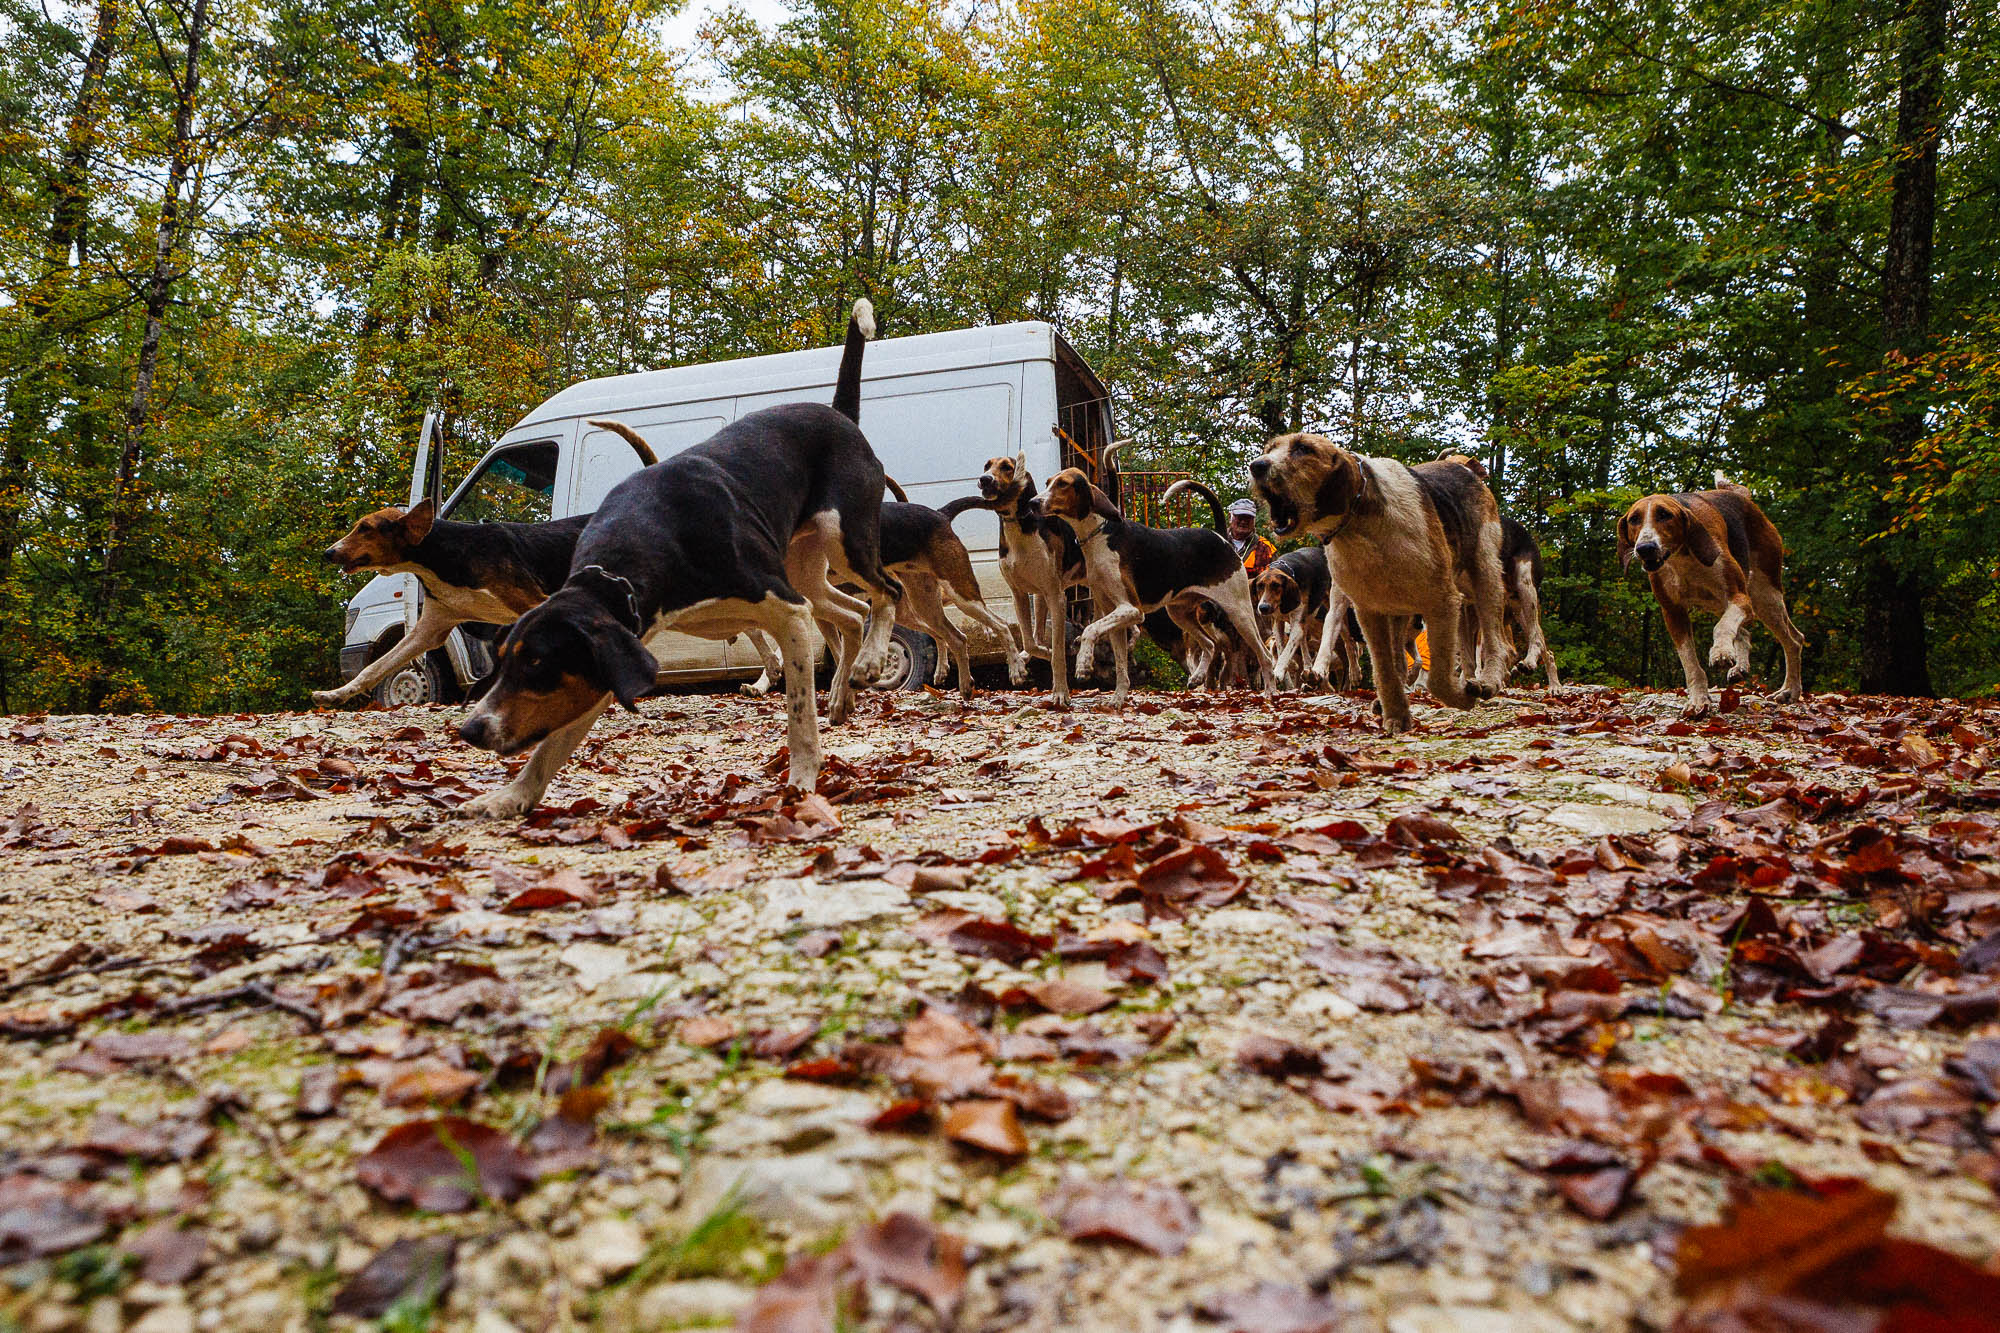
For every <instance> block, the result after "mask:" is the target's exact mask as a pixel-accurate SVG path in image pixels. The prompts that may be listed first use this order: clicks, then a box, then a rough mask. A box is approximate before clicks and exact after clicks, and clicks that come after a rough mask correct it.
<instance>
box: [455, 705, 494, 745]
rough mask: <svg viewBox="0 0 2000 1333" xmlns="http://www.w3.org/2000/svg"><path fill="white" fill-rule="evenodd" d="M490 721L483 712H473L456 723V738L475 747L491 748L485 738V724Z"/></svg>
mask: <svg viewBox="0 0 2000 1333" xmlns="http://www.w3.org/2000/svg"><path fill="white" fill-rule="evenodd" d="M491 721H492V719H491V718H489V717H487V716H486V715H485V714H484V713H474V714H473V715H472V716H471V717H468V718H467V719H465V721H463V722H461V723H459V724H458V738H459V739H460V740H462V741H464V742H465V743H466V744H467V745H470V746H472V747H474V748H475V749H480V750H486V749H491V748H492V747H491V744H490V743H489V742H488V741H487V739H486V731H487V724H488V723H489V722H491Z"/></svg>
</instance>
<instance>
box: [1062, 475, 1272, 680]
mask: <svg viewBox="0 0 2000 1333" xmlns="http://www.w3.org/2000/svg"><path fill="white" fill-rule="evenodd" d="M1184 487H1185V488H1186V489H1189V490H1192V491H1195V492H1197V493H1199V494H1200V495H1201V496H1202V497H1203V498H1204V499H1206V500H1207V501H1208V504H1209V508H1210V509H1211V510H1213V511H1214V515H1215V526H1214V527H1213V528H1149V527H1147V526H1145V525H1144V524H1143V523H1133V522H1131V521H1129V520H1127V519H1126V517H1125V515H1124V514H1122V513H1120V512H1119V509H1118V506H1117V505H1115V504H1113V503H1111V497H1110V496H1108V495H1106V494H1105V493H1104V492H1103V491H1100V490H1099V489H1097V487H1095V486H1093V485H1091V483H1090V478H1088V477H1086V476H1084V475H1083V473H1082V472H1081V471H1079V470H1078V469H1076V468H1065V469H1064V470H1063V471H1061V472H1059V473H1057V474H1056V477H1055V480H1053V481H1051V482H1050V483H1049V494H1048V498H1047V500H1046V501H1045V502H1044V507H1045V508H1046V509H1047V511H1048V513H1049V516H1050V517H1051V518H1055V519H1058V520H1060V521H1061V522H1063V523H1065V524H1067V525H1068V526H1069V528H1070V530H1071V531H1072V532H1074V533H1075V534H1076V543H1077V545H1078V546H1079V547H1081V548H1082V549H1083V560H1084V567H1085V569H1086V570H1087V571H1088V572H1089V578H1090V592H1091V596H1092V597H1093V598H1096V599H1098V601H1099V604H1100V605H1102V606H1108V607H1110V610H1108V611H1106V612H1105V613H1104V614H1102V615H1100V616H1098V618H1097V619H1096V620H1093V621H1091V622H1090V624H1088V625H1086V626H1085V627H1084V631H1083V637H1082V638H1081V639H1079V640H1078V641H1077V648H1076V660H1077V663H1078V665H1079V666H1082V665H1083V664H1086V663H1088V662H1089V661H1090V660H1091V655H1092V652H1093V650H1094V649H1095V648H1096V646H1097V641H1098V640H1099V639H1101V638H1108V639H1109V640H1110V642H1111V655H1112V660H1113V661H1114V662H1115V663H1116V666H1117V673H1118V674H1117V682H1118V684H1117V692H1116V694H1115V696H1114V698H1113V703H1114V704H1115V705H1116V706H1117V707H1120V708H1122V707H1124V706H1125V701H1126V699H1127V698H1129V697H1130V696H1131V693H1132V661H1131V659H1132V632H1133V631H1135V630H1137V629H1138V628H1139V626H1140V624H1141V623H1142V622H1143V621H1144V620H1145V618H1146V612H1148V611H1151V610H1153V609H1155V608H1156V607H1162V606H1164V607H1166V608H1167V614H1168V615H1169V616H1171V617H1172V618H1173V621H1174V623H1175V624H1176V625H1178V626H1179V627H1180V629H1181V632H1182V633H1183V634H1185V635H1187V636H1188V637H1189V638H1190V639H1193V640H1195V641H1196V642H1197V643H1208V644H1210V649H1209V652H1210V653H1211V654H1212V653H1213V652H1214V647H1213V640H1212V639H1211V637H1210V636H1209V634H1208V632H1207V631H1206V630H1204V629H1203V628H1202V627H1201V625H1200V623H1199V620H1198V618H1197V617H1195V616H1192V615H1189V614H1187V613H1186V611H1185V610H1183V609H1182V607H1181V606H1179V605H1176V603H1177V601H1178V599H1180V598H1181V597H1182V595H1183V594H1187V593H1193V594H1196V595H1198V596H1201V597H1206V598H1208V599H1209V600H1210V601H1213V602H1215V603H1216V604H1217V605H1218V606H1220V607H1221V608H1222V611H1223V614H1224V615H1226V616H1227V617H1228V618H1229V621H1230V623H1231V624H1232V625H1234V626H1235V627H1236V632H1237V633H1238V634H1240V635H1241V636H1242V637H1243V640H1244V642H1246V643H1248V644H1249V645H1250V649H1251V651H1252V652H1253V653H1254V654H1255V655H1256V658H1257V668H1258V671H1259V672H1260V674H1261V675H1262V678H1263V681H1264V695H1265V697H1266V698H1270V697H1272V696H1274V695H1276V693H1277V681H1276V675H1275V673H1274V672H1273V671H1272V670H1271V655H1270V653H1269V652H1267V651H1266V650H1265V648H1264V639H1263V636H1262V635H1260V634H1258V633H1257V610H1256V608H1255V607H1254V606H1252V605H1251V602H1250V578H1249V575H1247V574H1245V573H1244V572H1243V565H1242V562H1241V561H1239V560H1238V559H1237V558H1236V548H1235V547H1233V546H1231V545H1230V544H1229V538H1228V537H1226V536H1224V535H1223V533H1224V532H1225V531H1226V530H1227V528H1228V526H1229V521H1228V519H1227V518H1226V517H1225V516H1224V514H1223V512H1222V501H1221V500H1220V499H1218V498H1217V497H1216V494H1215V492H1214V491H1212V490H1210V489H1209V488H1208V487H1206V486H1204V485H1202V484H1201V483H1200V482H1198V481H1190V480H1182V481H1177V482H1175V483H1174V484H1173V485H1172V486H1170V487H1168V488H1167V492H1166V494H1165V495H1163V496H1162V497H1160V502H1161V504H1162V505H1164V504H1166V503H1168V502H1170V501H1171V500H1172V499H1173V498H1174V496H1175V495H1176V494H1178V493H1179V492H1180V491H1181V489H1182V488H1184ZM1209 665H1210V663H1209V661H1208V660H1206V659H1205V660H1204V661H1203V662H1202V663H1201V675H1202V676H1203V677H1204V678H1205V677H1206V676H1207V672H1208V666H1209Z"/></svg>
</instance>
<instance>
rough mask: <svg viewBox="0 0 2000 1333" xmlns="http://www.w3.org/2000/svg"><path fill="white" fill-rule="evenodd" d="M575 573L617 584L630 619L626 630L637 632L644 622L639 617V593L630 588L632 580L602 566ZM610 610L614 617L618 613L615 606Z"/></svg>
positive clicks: (584, 568)
mask: <svg viewBox="0 0 2000 1333" xmlns="http://www.w3.org/2000/svg"><path fill="white" fill-rule="evenodd" d="M576 572H577V573H579V574H595V575H597V576H598V577H599V578H601V579H604V580H606V581H608V582H611V583H615V584H617V585H618V587H619V590H620V591H621V592H623V593H624V594H625V611H626V613H627V614H628V615H630V616H631V618H632V619H631V622H630V624H629V625H628V626H627V628H629V629H630V630H631V631H632V632H633V633H634V634H637V633H638V632H639V629H640V627H641V626H642V625H643V624H644V623H645V622H644V621H643V620H642V619H641V618H640V616H639V591H638V589H636V588H634V587H633V586H632V580H630V579H628V578H626V577H625V576H624V575H623V574H613V573H612V572H611V571H610V570H608V569H606V568H605V567H604V566H603V565H585V566H584V567H583V568H582V569H579V570H577V571H576ZM610 610H611V612H612V614H613V615H616V614H617V612H618V608H617V607H616V606H613V607H611V608H610Z"/></svg>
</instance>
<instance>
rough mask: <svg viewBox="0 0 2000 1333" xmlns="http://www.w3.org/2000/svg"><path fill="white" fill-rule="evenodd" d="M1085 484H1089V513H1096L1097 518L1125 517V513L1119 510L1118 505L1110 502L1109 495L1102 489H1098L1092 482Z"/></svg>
mask: <svg viewBox="0 0 2000 1333" xmlns="http://www.w3.org/2000/svg"><path fill="white" fill-rule="evenodd" d="M1085 484H1086V485H1089V486H1090V512H1091V513H1093V514H1095V515H1097V516H1098V517H1099V518H1123V517H1125V515H1124V514H1123V513H1122V512H1120V511H1119V508H1118V506H1117V505H1115V504H1113V503H1111V497H1110V496H1108V495H1106V494H1105V493H1104V492H1103V491H1100V490H1098V489H1097V487H1096V486H1095V485H1094V484H1092V483H1088V482H1086V483H1085Z"/></svg>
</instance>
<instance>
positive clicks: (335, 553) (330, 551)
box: [319, 546, 340, 565]
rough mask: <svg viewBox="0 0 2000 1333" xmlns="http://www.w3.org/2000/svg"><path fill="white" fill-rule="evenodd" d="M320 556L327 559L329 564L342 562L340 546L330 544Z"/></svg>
mask: <svg viewBox="0 0 2000 1333" xmlns="http://www.w3.org/2000/svg"><path fill="white" fill-rule="evenodd" d="M319 558H320V559H322V560H324V561H326V562H327V563H328V564H329V565H337V564H339V563H340V548H339V547H337V546H329V547H327V548H326V549H325V550H324V551H321V552H320V553H319Z"/></svg>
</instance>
